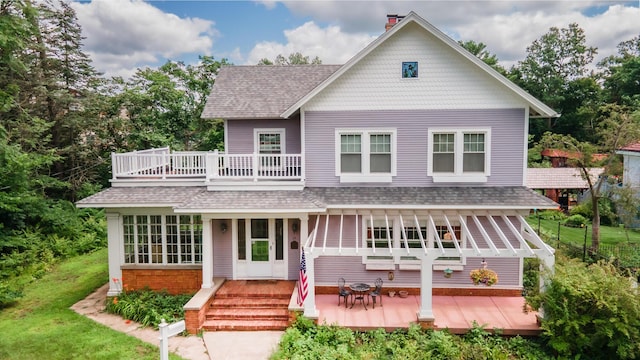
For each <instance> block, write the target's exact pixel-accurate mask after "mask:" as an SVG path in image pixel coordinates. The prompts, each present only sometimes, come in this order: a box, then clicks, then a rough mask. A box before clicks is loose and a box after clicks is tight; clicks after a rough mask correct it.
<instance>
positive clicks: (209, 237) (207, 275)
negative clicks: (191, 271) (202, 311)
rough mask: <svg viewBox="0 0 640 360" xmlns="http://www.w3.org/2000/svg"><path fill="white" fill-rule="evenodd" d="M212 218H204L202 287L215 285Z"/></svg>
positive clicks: (206, 287)
mask: <svg viewBox="0 0 640 360" xmlns="http://www.w3.org/2000/svg"><path fill="white" fill-rule="evenodd" d="M212 221H213V220H212V219H202V288H203V289H210V288H212V287H213V231H212V230H213V229H212V227H211V222H212Z"/></svg>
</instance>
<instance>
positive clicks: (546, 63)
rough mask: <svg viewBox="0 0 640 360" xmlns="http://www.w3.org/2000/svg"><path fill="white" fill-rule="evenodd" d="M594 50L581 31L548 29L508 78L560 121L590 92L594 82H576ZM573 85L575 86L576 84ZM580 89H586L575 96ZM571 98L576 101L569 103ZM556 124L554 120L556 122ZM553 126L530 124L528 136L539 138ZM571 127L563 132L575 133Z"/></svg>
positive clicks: (584, 73)
mask: <svg viewBox="0 0 640 360" xmlns="http://www.w3.org/2000/svg"><path fill="white" fill-rule="evenodd" d="M596 53H597V50H596V48H594V47H590V46H587V45H586V38H585V35H584V30H583V29H581V28H580V27H579V26H578V24H576V23H571V24H569V27H568V28H563V29H559V28H557V27H552V28H550V30H549V32H548V33H546V34H544V35H543V36H542V37H541V38H540V39H537V40H535V41H534V42H533V43H532V44H531V45H530V46H529V47H527V56H526V58H525V59H524V60H523V61H521V62H519V63H518V65H517V66H516V67H514V68H512V69H511V70H510V76H509V77H510V78H511V79H512V80H513V81H515V82H516V83H517V84H518V85H520V86H521V87H522V88H524V89H525V90H527V91H528V92H529V93H531V94H532V95H533V96H535V97H537V98H538V99H540V100H542V101H543V102H544V103H545V104H547V105H549V106H550V107H552V108H553V109H555V110H556V111H558V113H561V114H563V116H562V118H560V120H561V121H564V120H565V119H569V117H568V116H567V115H568V114H570V113H574V112H576V110H577V109H578V108H580V106H581V104H582V101H580V99H581V97H582V96H583V93H589V92H591V91H594V87H593V85H594V82H591V83H589V82H579V81H580V80H581V79H583V78H585V77H588V76H587V75H589V71H588V68H587V66H588V65H589V64H590V63H591V62H592V61H593V57H594V55H595V54H596ZM576 82H577V83H576ZM581 85H584V86H586V87H587V89H588V90H587V89H585V90H584V91H583V90H580V91H578V92H577V93H576V92H575V90H576V88H581ZM574 94H577V95H578V98H577V99H576V100H575V101H574V100H573V99H571V97H572V96H574ZM557 121H559V120H556V122H557ZM555 125H556V123H553V122H552V120H551V119H547V121H546V123H540V122H535V123H533V122H532V124H531V132H532V133H533V134H534V135H535V136H536V138H539V137H540V135H542V133H544V132H545V131H551V130H553V129H554V127H555ZM575 128H576V126H575V124H573V125H567V126H566V127H565V129H575Z"/></svg>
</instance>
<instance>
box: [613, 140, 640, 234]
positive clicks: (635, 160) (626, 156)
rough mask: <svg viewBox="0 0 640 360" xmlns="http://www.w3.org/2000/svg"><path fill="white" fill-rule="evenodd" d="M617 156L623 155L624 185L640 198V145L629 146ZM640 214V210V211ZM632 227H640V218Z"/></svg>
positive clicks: (619, 151) (618, 152) (617, 152)
mask: <svg viewBox="0 0 640 360" xmlns="http://www.w3.org/2000/svg"><path fill="white" fill-rule="evenodd" d="M616 154H620V155H622V161H623V164H624V169H623V171H622V185H625V186H627V185H628V186H629V187H630V188H631V189H633V190H634V191H635V192H636V196H638V197H640V143H635V144H631V145H627V146H625V147H623V148H621V149H620V150H617V151H616ZM638 210H639V212H640V209H638ZM631 226H632V227H635V228H638V227H640V218H638V217H636V221H635V222H634V223H633V224H632V225H631Z"/></svg>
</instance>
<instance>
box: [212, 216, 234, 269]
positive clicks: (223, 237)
mask: <svg viewBox="0 0 640 360" xmlns="http://www.w3.org/2000/svg"><path fill="white" fill-rule="evenodd" d="M225 221H226V222H227V225H228V224H230V220H225ZM212 222H213V223H212V226H211V229H212V231H213V276H214V277H226V278H227V279H232V278H233V264H232V261H233V251H232V247H231V246H232V242H231V241H232V240H231V231H227V232H225V233H222V232H221V231H220V220H212Z"/></svg>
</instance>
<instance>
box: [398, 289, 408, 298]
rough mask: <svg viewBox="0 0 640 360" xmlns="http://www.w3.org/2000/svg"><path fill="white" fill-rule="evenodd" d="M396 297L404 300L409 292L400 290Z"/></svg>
mask: <svg viewBox="0 0 640 360" xmlns="http://www.w3.org/2000/svg"><path fill="white" fill-rule="evenodd" d="M398 296H400V297H401V298H403V299H404V298H406V297H407V296H409V292H408V291H405V290H400V291H398Z"/></svg>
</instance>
